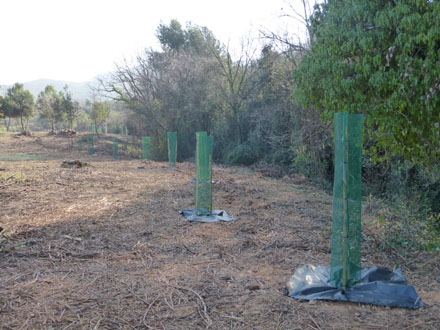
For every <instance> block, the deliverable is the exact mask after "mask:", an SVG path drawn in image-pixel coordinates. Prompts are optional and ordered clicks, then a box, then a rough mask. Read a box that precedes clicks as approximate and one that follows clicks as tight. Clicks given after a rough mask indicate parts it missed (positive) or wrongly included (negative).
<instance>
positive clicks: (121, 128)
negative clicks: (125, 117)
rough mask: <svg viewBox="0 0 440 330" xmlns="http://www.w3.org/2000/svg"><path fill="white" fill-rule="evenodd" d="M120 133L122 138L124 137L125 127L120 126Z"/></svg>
mask: <svg viewBox="0 0 440 330" xmlns="http://www.w3.org/2000/svg"><path fill="white" fill-rule="evenodd" d="M119 133H120V134H121V135H122V136H124V133H125V132H124V125H120V126H119Z"/></svg>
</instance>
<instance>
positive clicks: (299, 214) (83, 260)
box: [0, 133, 440, 329]
mask: <svg viewBox="0 0 440 330" xmlns="http://www.w3.org/2000/svg"><path fill="white" fill-rule="evenodd" d="M77 138H78V137H75V139H71V138H68V137H60V136H53V135H47V134H43V133H39V134H36V133H32V136H14V135H12V134H4V135H2V136H0V205H1V206H0V227H1V232H0V329H145V328H148V329H204V328H210V329H309V328H310V329H439V328H440V294H439V289H440V284H439V283H437V282H436V278H438V277H440V274H439V268H440V263H439V256H438V253H423V254H420V255H419V256H416V257H414V258H415V259H411V260H406V259H404V257H402V255H401V253H399V251H395V250H393V249H391V248H390V249H389V250H380V249H379V248H378V247H377V246H378V244H377V237H376V236H375V234H374V233H373V232H368V231H367V232H364V235H363V236H364V241H363V266H365V267H369V266H373V265H378V266H386V267H390V268H392V267H393V266H394V265H395V264H398V263H399V264H401V265H403V271H404V275H405V276H406V278H407V279H408V281H409V283H410V284H411V285H414V286H415V288H416V290H417V292H418V293H419V295H420V296H421V298H422V300H423V302H424V303H425V305H426V306H425V307H424V308H421V309H419V310H407V309H399V308H385V307H378V306H371V305H366V304H354V303H341V302H324V301H311V302H304V301H298V300H295V299H292V298H289V297H287V296H285V295H284V289H285V286H286V285H285V284H286V282H287V281H288V280H289V278H290V277H291V276H292V275H293V273H294V272H295V269H296V268H297V267H298V266H299V265H302V264H306V263H310V264H315V265H325V266H328V265H329V263H330V235H331V233H330V231H331V200H332V199H331V196H329V195H328V194H325V193H324V192H322V191H320V190H318V189H316V188H313V187H312V186H310V185H308V184H307V183H306V180H305V179H304V178H298V177H294V178H287V177H286V178H283V179H273V178H268V177H265V176H263V175H262V174H261V173H259V172H255V171H251V170H249V169H246V168H236V167H220V166H217V167H215V168H214V178H215V179H218V180H220V183H219V184H216V185H215V186H214V208H221V209H225V210H226V211H227V212H228V213H229V214H230V215H232V216H234V217H236V218H237V220H236V221H235V222H231V223H212V224H202V223H189V222H188V221H186V219H185V218H183V217H182V216H181V215H179V213H178V211H179V210H181V209H185V208H191V207H193V206H194V202H193V184H192V183H191V180H192V178H193V174H194V166H193V164H190V163H181V164H178V167H177V168H175V169H171V168H169V167H168V164H167V163H159V162H149V161H141V160H136V159H129V158H128V157H125V159H123V160H118V161H114V160H112V155H111V144H110V143H109V139H107V140H105V139H104V138H102V139H100V140H99V141H98V142H97V143H96V145H95V148H96V154H95V155H88V154H87V151H86V150H84V151H83V152H81V153H80V152H79V151H78V150H77V146H76V139H77ZM127 142H129V140H127ZM86 147H87V145H86V143H85V144H84V146H83V148H84V149H85V148H86ZM122 155H123V154H122ZM122 158H124V157H122ZM65 160H80V161H81V163H82V164H83V166H64V167H62V166H61V164H62V162H63V161H65ZM84 163H87V164H84ZM366 207H367V208H366V209H368V205H367V206H366ZM370 208H371V207H370ZM363 221H364V226H367V227H368V224H369V223H370V222H373V221H374V217H373V216H372V215H371V214H369V213H365V214H364V216H363Z"/></svg>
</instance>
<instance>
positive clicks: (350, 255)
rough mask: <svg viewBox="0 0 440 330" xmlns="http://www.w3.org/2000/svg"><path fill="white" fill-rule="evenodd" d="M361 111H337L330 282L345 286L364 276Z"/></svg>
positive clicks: (337, 285)
mask: <svg viewBox="0 0 440 330" xmlns="http://www.w3.org/2000/svg"><path fill="white" fill-rule="evenodd" d="M362 121H363V116H362V115H356V114H349V113H348V112H344V113H336V114H335V117H334V126H335V176H334V186H333V222H332V249H331V272H330V283H331V284H332V285H333V286H335V287H338V288H342V289H344V290H346V289H348V288H350V287H352V286H354V285H356V284H357V283H359V281H360V280H361V236H362V231H361V230H362V229H361V198H362V177H361V166H362Z"/></svg>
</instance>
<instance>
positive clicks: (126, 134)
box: [124, 125, 128, 136]
mask: <svg viewBox="0 0 440 330" xmlns="http://www.w3.org/2000/svg"><path fill="white" fill-rule="evenodd" d="M124 132H125V136H128V128H127V125H125V126H124Z"/></svg>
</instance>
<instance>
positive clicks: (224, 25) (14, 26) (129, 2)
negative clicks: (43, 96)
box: [0, 0, 302, 85]
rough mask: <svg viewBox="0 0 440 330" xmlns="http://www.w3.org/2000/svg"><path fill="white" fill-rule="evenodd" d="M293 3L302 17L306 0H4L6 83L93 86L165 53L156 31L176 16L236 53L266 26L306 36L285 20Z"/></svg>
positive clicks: (1, 27)
mask: <svg viewBox="0 0 440 330" xmlns="http://www.w3.org/2000/svg"><path fill="white" fill-rule="evenodd" d="M289 4H290V5H292V6H295V7H296V6H298V7H297V8H298V10H299V11H302V9H301V1H300V0H215V1H213V0H0V13H1V15H0V43H1V45H2V47H1V50H0V85H1V84H12V83H15V82H22V83H23V82H27V81H31V80H35V79H39V78H47V79H55V80H66V81H71V82H82V81H87V80H90V79H92V78H94V77H95V76H96V75H99V74H104V73H107V72H110V71H113V69H114V67H115V63H117V62H121V60H122V59H123V58H124V57H125V58H128V59H130V58H132V57H134V56H135V55H136V54H137V53H139V52H140V51H142V49H144V48H149V47H153V48H155V49H158V48H159V46H158V42H157V41H156V37H155V32H156V28H157V26H158V25H159V24H160V23H165V24H168V23H169V22H170V20H171V19H173V18H175V19H177V20H179V22H180V23H182V25H183V26H185V24H186V22H188V21H191V22H192V23H193V24H196V25H199V26H206V27H208V28H209V29H210V30H211V31H212V32H213V33H214V35H215V36H216V37H217V39H219V40H220V41H221V42H222V43H225V44H227V43H229V44H230V45H231V47H237V45H238V44H239V43H240V40H241V39H242V38H244V37H246V36H247V35H251V36H253V37H257V36H258V30H259V29H262V28H265V29H269V30H272V31H283V30H286V29H287V28H288V29H289V33H292V34H295V33H296V34H298V33H299V32H298V31H299V29H300V27H298V25H297V23H296V22H295V20H293V19H291V18H290V19H288V18H282V17H280V16H281V15H282V14H283V13H290V14H291V13H292V12H291V11H289Z"/></svg>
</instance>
